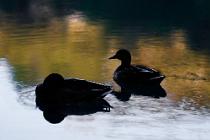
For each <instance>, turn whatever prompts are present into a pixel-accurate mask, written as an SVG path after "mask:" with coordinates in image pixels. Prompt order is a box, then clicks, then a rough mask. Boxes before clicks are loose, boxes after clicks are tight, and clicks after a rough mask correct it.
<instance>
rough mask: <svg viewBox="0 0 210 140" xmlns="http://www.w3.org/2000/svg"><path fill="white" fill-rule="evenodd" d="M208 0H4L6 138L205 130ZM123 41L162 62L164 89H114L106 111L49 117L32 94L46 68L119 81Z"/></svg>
mask: <svg viewBox="0 0 210 140" xmlns="http://www.w3.org/2000/svg"><path fill="white" fill-rule="evenodd" d="M209 8H210V3H209V2H208V1H207V0H201V1H195V0H192V1H189V0H186V1H185V2H183V1H181V0H177V1H175V0H172V1H170V3H169V2H167V0H157V1H153V0H148V1H146V0H133V1H127V0H122V1H121V2H120V3H119V1H116V0H115V1H111V0H106V1H105V0H101V1H100V2H99V1H96V0H87V1H74V0H72V1H68V0H63V1H62V2H61V1H58V0H45V1H32V0H31V1H30V0H27V1H26V0H8V1H2V0H1V1H0V90H1V92H0V109H1V110H2V113H1V114H2V115H1V117H0V122H1V124H2V125H1V135H0V139H18V140H19V139H21V140H23V139H33V138H34V139H44V138H45V139H58V138H62V139H72V138H74V139H147V140H148V139H151V140H152V139H154V138H155V139H160V140H162V139H167V140H168V139H173V140H174V139H178V140H179V139H194V140H198V139H202V140H206V139H208V137H209V131H210V123H209V122H210V117H209V109H210V55H209V54H210V39H209V38H210V32H209V31H210V13H209ZM119 48H127V49H129V50H130V51H131V53H132V55H133V63H138V64H145V65H149V66H151V67H154V68H157V69H159V70H161V71H162V72H163V73H164V74H165V75H166V76H167V78H166V79H165V80H164V81H163V82H162V87H163V88H164V89H165V90H166V91H167V93H168V96H167V97H166V98H161V99H153V98H149V97H142V96H132V97H131V99H130V100H129V101H128V102H120V101H118V100H117V99H116V98H114V97H113V96H111V95H109V96H108V97H106V100H107V101H109V103H110V104H111V105H112V106H114V109H112V110H111V112H110V113H102V112H99V113H96V114H92V115H85V116H69V117H67V118H66V119H65V120H64V121H63V122H62V123H60V124H57V125H51V124H50V123H48V122H47V121H45V120H44V118H43V116H42V112H41V111H40V110H38V109H36V106H35V103H34V99H35V96H34V91H33V90H34V88H35V85H36V84H38V83H40V82H41V81H42V80H43V79H44V78H45V77H46V76H47V75H48V74H49V73H52V72H58V73H61V74H62V75H64V76H65V77H78V78H84V79H88V80H93V81H97V82H103V83H108V84H112V85H114V88H115V89H116V90H118V89H119V88H118V87H117V86H116V85H115V84H114V82H113V81H112V73H113V71H114V70H115V68H116V67H117V66H118V65H119V62H118V61H110V60H108V59H107V58H108V57H109V56H111V55H113V53H115V51H116V50H117V49H119Z"/></svg>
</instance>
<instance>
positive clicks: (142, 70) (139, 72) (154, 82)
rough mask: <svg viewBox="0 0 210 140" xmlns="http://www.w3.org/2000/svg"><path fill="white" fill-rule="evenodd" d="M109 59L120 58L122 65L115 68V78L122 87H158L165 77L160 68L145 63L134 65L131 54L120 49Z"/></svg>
mask: <svg viewBox="0 0 210 140" xmlns="http://www.w3.org/2000/svg"><path fill="white" fill-rule="evenodd" d="M109 59H118V60H120V61H121V65H120V66H119V67H118V68H117V69H116V70H115V72H114V75H113V79H114V81H115V82H116V83H117V84H118V85H119V86H120V87H121V90H122V89H127V88H135V87H150V86H153V87H157V86H160V83H161V81H162V80H163V79H164V78H165V76H164V75H162V74H161V73H160V72H159V71H158V70H155V69H153V68H149V67H147V66H144V65H132V64H131V54H130V52H129V51H128V50H126V49H120V50H118V51H117V52H116V54H115V55H114V56H112V57H110V58H109Z"/></svg>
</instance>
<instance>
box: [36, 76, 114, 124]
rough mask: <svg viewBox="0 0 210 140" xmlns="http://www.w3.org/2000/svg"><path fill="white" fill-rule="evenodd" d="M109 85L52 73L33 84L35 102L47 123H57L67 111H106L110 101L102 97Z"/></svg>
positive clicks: (73, 113) (109, 89) (70, 112)
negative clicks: (34, 85) (35, 85)
mask: <svg viewBox="0 0 210 140" xmlns="http://www.w3.org/2000/svg"><path fill="white" fill-rule="evenodd" d="M111 91H112V88H111V87H110V86H108V85H103V84H98V83H94V82H90V81H86V80H81V79H75V78H70V79H64V78H63V77H62V76H61V75H60V74H56V73H52V74H50V75H49V76H47V77H46V79H45V80H44V82H43V83H42V84H39V85H38V86H37V87H36V91H35V92H36V105H37V107H38V108H39V109H40V110H42V111H43V116H44V118H45V119H46V120H47V121H49V122H50V123H54V124H55V123H59V122H61V121H62V120H63V119H64V118H65V117H66V116H68V115H86V114H92V113H96V112H98V111H102V112H109V111H110V108H112V107H111V105H110V104H109V103H108V102H107V101H106V100H104V99H103V97H105V96H106V95H107V94H108V93H109V92H111Z"/></svg>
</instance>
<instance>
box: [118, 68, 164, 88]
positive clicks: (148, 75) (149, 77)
mask: <svg viewBox="0 0 210 140" xmlns="http://www.w3.org/2000/svg"><path fill="white" fill-rule="evenodd" d="M164 78H165V76H164V75H161V74H160V72H159V71H157V70H155V69H152V68H149V67H146V66H143V65H131V66H129V67H118V69H117V70H116V71H115V74H114V80H115V81H116V82H117V83H118V84H119V85H121V86H124V85H133V84H147V83H149V84H151V83H153V82H154V83H157V84H160V82H161V81H162V80H163V79H164Z"/></svg>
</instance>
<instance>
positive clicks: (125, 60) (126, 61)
mask: <svg viewBox="0 0 210 140" xmlns="http://www.w3.org/2000/svg"><path fill="white" fill-rule="evenodd" d="M109 59H119V60H120V61H121V65H123V66H128V65H130V64H131V54H130V52H129V51H128V50H126V49H120V50H118V51H117V52H116V54H115V55H114V56H112V57H110V58H109Z"/></svg>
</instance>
